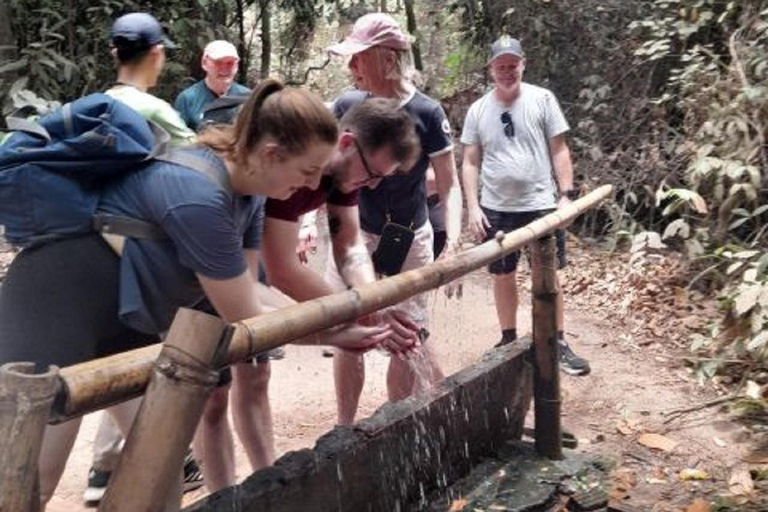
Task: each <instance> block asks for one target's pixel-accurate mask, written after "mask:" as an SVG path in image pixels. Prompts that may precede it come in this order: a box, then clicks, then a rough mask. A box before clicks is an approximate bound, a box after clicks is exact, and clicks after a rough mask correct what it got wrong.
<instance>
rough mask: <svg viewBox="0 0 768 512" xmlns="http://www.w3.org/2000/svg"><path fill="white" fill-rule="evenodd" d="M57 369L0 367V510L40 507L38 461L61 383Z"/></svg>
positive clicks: (25, 365) (22, 511)
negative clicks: (38, 370) (39, 370)
mask: <svg viewBox="0 0 768 512" xmlns="http://www.w3.org/2000/svg"><path fill="white" fill-rule="evenodd" d="M57 371H58V368H56V367H55V366H51V367H49V368H48V369H47V371H45V372H40V373H38V372H36V368H35V365H34V363H8V364H4V365H3V366H1V367H0V461H2V464H0V511H9V512H11V511H13V512H37V511H39V510H40V478H39V470H38V465H37V461H38V458H39V457H40V447H41V446H42V444H43V434H44V433H45V426H46V423H48V416H49V415H50V411H51V404H52V403H53V399H54V397H55V396H56V389H57V387H58V385H59V379H58V377H57V375H56V374H57Z"/></svg>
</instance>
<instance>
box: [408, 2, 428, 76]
mask: <svg viewBox="0 0 768 512" xmlns="http://www.w3.org/2000/svg"><path fill="white" fill-rule="evenodd" d="M405 16H406V18H407V19H408V32H410V33H411V35H412V36H413V37H414V41H413V47H412V48H413V65H414V67H415V68H416V69H418V70H419V71H423V70H424V65H423V64H422V63H421V47H420V46H419V33H418V30H419V29H418V28H417V27H416V14H415V13H414V12H413V0H405Z"/></svg>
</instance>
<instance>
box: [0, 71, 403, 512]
mask: <svg viewBox="0 0 768 512" xmlns="http://www.w3.org/2000/svg"><path fill="white" fill-rule="evenodd" d="M336 138H337V127H336V120H335V119H334V117H333V115H332V114H331V113H330V112H329V111H328V110H327V109H326V108H325V106H324V105H323V103H322V101H320V99H319V98H317V97H316V96H314V95H313V94H311V93H308V92H306V91H302V90H298V89H290V88H283V86H282V85H281V84H280V83H278V82H275V81H270V80H268V81H265V82H264V84H263V85H262V86H261V87H260V88H259V89H258V90H256V91H255V92H254V93H253V94H252V95H251V97H250V98H249V100H248V102H247V103H246V104H245V105H244V107H243V111H242V112H241V114H240V116H239V118H238V120H237V122H236V124H235V125H234V126H233V127H228V128H226V127H225V128H218V129H212V130H209V131H207V132H206V133H205V134H203V135H202V136H201V137H200V139H199V140H198V143H199V145H198V146H197V147H195V148H194V149H192V151H194V153H195V154H196V156H198V157H199V158H202V159H205V160H207V161H208V162H209V163H210V165H212V166H217V167H218V168H219V169H220V170H221V171H222V172H224V173H226V174H227V175H228V177H229V181H230V185H231V190H232V193H228V192H227V191H225V190H224V189H223V188H222V187H221V186H220V185H218V184H217V183H214V182H213V180H211V179H210V178H209V177H207V176H205V175H203V174H201V173H198V172H196V171H193V170H190V169H187V168H185V167H181V166H178V165H174V164H169V163H164V162H153V163H150V164H148V165H146V166H145V167H144V168H141V169H138V170H137V171H135V172H132V173H128V174H127V175H126V176H125V177H124V178H121V179H120V180H119V181H117V182H116V183H115V184H113V185H110V186H109V187H108V188H107V189H106V190H105V191H104V193H103V195H102V200H101V203H100V207H99V209H100V210H101V211H102V212H105V213H112V214H118V215H123V216H128V217H132V218H137V219H141V220H145V221H149V222H151V223H154V224H155V225H157V226H159V227H161V228H162V229H163V230H164V231H165V233H166V234H167V236H168V238H167V239H166V240H161V241H150V240H138V239H127V240H125V244H124V245H123V248H122V252H121V257H118V256H117V254H116V253H115V251H114V250H113V249H112V247H111V246H110V245H108V244H107V243H106V241H105V240H104V238H103V237H102V236H101V235H99V234H97V233H92V234H86V235H83V236H79V237H73V238H69V239H64V240H60V241H56V242H51V243H48V244H45V245H42V246H39V247H35V248H31V249H25V250H23V251H22V252H21V253H20V254H19V255H18V256H17V257H16V259H15V260H14V262H13V263H12V265H11V267H10V268H9V270H8V274H7V277H6V280H5V281H4V283H3V287H2V289H0V364H2V363H6V362H11V361H32V362H36V363H40V364H44V365H50V364H54V365H58V366H69V365H73V364H76V363H81V362H84V361H89V360H91V359H95V358H99V357H104V356H108V355H111V354H115V353H118V352H122V351H126V350H131V349H135V348H138V347H141V346H145V345H148V344H151V343H155V342H157V341H158V336H159V335H160V333H163V332H165V331H166V330H167V329H168V328H169V327H170V324H171V321H172V319H173V317H174V315H175V313H176V310H177V309H178V308H179V307H195V306H199V305H201V304H203V303H204V302H207V303H209V304H210V305H212V307H213V308H214V309H215V311H216V312H217V313H218V314H219V315H220V316H221V317H222V318H223V319H224V320H225V321H227V322H237V321H240V320H243V319H246V318H250V317H253V316H256V315H258V314H259V313H261V312H262V307H261V305H260V301H259V298H258V296H257V293H256V290H257V266H258V250H259V244H260V239H261V228H262V219H263V207H264V201H265V196H268V197H274V198H279V199H285V198H287V197H289V196H290V195H291V194H292V193H293V192H294V191H296V190H298V189H299V188H301V187H311V188H316V187H317V186H318V185H319V183H320V178H321V174H322V168H323V166H324V164H325V162H326V161H327V160H328V158H329V157H330V155H331V153H332V151H333V148H334V145H335V143H336ZM388 336H389V332H388V328H387V327H380V326H376V327H365V326H360V325H357V324H355V325H352V326H350V327H349V328H348V329H346V330H344V331H341V332H340V333H339V334H338V335H337V336H335V337H334V338H333V339H329V340H326V342H327V343H328V344H331V345H336V346H339V347H346V348H352V349H362V350H365V349H367V348H370V347H373V346H375V345H376V344H378V343H379V342H380V341H383V340H384V339H386V338H387V337H388ZM111 412H114V411H111ZM131 416H132V415H130V414H124V415H119V414H118V415H116V416H115V420H116V421H117V423H118V425H120V428H121V429H122V430H123V431H124V432H126V433H127V430H128V429H129V428H130V422H131V421H132V419H133V418H132V417H131ZM79 426H80V419H76V420H72V421H69V422H67V423H64V424H62V425H57V426H49V427H48V428H47V429H46V433H45V438H44V441H43V446H42V451H41V454H40V477H41V480H40V491H41V500H42V502H43V504H45V503H46V502H47V501H48V500H49V499H50V498H51V496H52V495H53V492H54V490H55V488H56V485H57V483H58V481H59V479H60V477H61V474H62V472H63V470H64V466H65V464H66V460H67V457H68V456H69V453H70V451H71V449H72V445H73V444H74V441H75V438H76V436H77V432H78V429H79ZM229 442H231V437H230V441H229ZM209 448H212V447H210V446H209ZM221 448H222V449H224V448H223V447H221ZM206 452H208V449H206Z"/></svg>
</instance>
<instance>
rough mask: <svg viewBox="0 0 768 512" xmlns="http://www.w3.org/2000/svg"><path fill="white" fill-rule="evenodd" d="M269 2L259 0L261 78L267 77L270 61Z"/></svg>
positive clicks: (270, 29) (270, 28) (270, 25)
mask: <svg viewBox="0 0 768 512" xmlns="http://www.w3.org/2000/svg"><path fill="white" fill-rule="evenodd" d="M269 1H270V0H259V5H260V6H261V70H260V76H261V78H267V77H268V76H269V67H270V61H271V59H272V24H271V22H270V15H271V13H270V9H269Z"/></svg>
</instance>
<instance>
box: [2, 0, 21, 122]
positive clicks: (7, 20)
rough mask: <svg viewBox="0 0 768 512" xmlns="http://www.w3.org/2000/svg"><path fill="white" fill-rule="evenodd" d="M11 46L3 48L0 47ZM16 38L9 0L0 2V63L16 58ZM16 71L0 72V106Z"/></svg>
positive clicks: (15, 75) (14, 78) (14, 77)
mask: <svg viewBox="0 0 768 512" xmlns="http://www.w3.org/2000/svg"><path fill="white" fill-rule="evenodd" d="M6 46H7V47H13V48H8V49H3V48H2V47H6ZM16 57H17V53H16V38H15V37H14V35H13V29H12V27H11V6H10V2H5V1H3V2H0V65H2V64H5V63H8V62H11V61H13V60H16ZM17 76H18V75H17V74H16V71H6V72H4V73H0V107H2V104H3V102H4V101H5V97H6V95H7V94H8V91H9V90H10V89H11V85H12V84H13V82H14V81H15V80H16V77H17Z"/></svg>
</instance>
